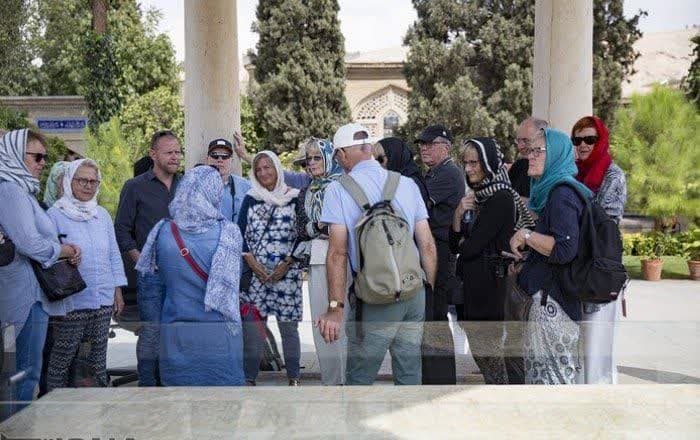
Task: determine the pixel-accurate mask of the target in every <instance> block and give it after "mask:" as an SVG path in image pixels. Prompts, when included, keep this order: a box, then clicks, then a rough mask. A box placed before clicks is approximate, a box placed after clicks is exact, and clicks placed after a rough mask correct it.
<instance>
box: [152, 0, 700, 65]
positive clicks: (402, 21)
mask: <svg viewBox="0 0 700 440" xmlns="http://www.w3.org/2000/svg"><path fill="white" fill-rule="evenodd" d="M183 1H186V0H141V4H142V5H144V6H146V7H149V6H154V7H156V8H158V9H160V10H161V11H162V13H163V20H162V22H161V25H160V28H161V30H162V31H163V32H165V33H167V34H168V35H170V38H171V39H172V41H173V44H174V45H175V50H176V51H177V58H178V60H182V59H184V44H185V35H184V34H185V30H184V5H183ZM699 4H700V1H699V0H626V1H625V13H626V14H628V15H631V14H634V13H635V12H636V11H637V10H639V9H644V10H646V11H648V12H649V16H648V17H646V18H644V19H643V20H642V22H641V24H640V27H641V29H642V31H643V32H661V31H670V30H677V29H682V28H684V27H686V26H691V25H693V24H696V25H700V6H699ZM256 5H257V1H255V0H238V29H239V35H238V39H239V40H238V44H239V48H238V50H239V53H241V54H243V53H245V51H246V50H247V49H248V48H252V47H254V46H255V42H256V41H257V35H256V34H254V33H253V32H251V31H250V24H251V23H252V22H253V20H254V19H255V6H256ZM415 18H416V14H415V11H414V9H413V6H412V4H411V1H410V0H340V22H341V28H342V30H343V34H344V35H345V48H346V50H347V51H349V52H351V51H370V50H375V49H382V48H386V47H393V46H400V45H401V43H402V40H403V36H404V34H405V33H406V30H407V29H408V26H409V25H410V24H411V23H413V21H414V20H415Z"/></svg>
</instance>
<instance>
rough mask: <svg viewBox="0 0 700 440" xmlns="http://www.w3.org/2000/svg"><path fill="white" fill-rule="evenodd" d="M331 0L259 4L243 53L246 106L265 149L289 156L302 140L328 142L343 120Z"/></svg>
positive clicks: (340, 52)
mask: <svg viewBox="0 0 700 440" xmlns="http://www.w3.org/2000/svg"><path fill="white" fill-rule="evenodd" d="M338 10H339V6H338V2H337V0H260V1H259V2H258V7H257V13H256V16H257V21H256V22H255V23H254V24H253V31H254V32H257V33H258V35H259V37H260V39H259V41H258V43H257V45H256V49H257V52H256V53H252V52H249V56H250V58H251V62H252V64H253V65H254V66H255V74H254V76H255V81H256V82H257V86H256V87H255V88H254V89H253V90H252V101H253V107H254V109H255V114H256V117H257V119H258V120H259V121H260V124H261V126H262V129H263V131H264V132H265V133H266V138H265V143H266V144H267V145H266V147H267V148H272V149H273V150H275V151H277V152H282V151H290V150H293V149H295V148H296V146H297V144H298V143H299V142H301V141H302V140H303V139H304V138H306V137H308V136H317V137H329V136H332V135H333V132H334V131H335V130H336V128H337V127H338V125H340V124H343V123H345V122H347V121H348V120H349V117H350V112H349V110H348V105H347V102H346V100H345V94H344V91H345V64H344V55H345V50H344V46H343V35H342V34H341V32H340V23H339V21H338Z"/></svg>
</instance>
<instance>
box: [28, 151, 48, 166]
mask: <svg viewBox="0 0 700 440" xmlns="http://www.w3.org/2000/svg"><path fill="white" fill-rule="evenodd" d="M24 154H26V155H28V156H33V157H34V160H35V161H36V163H39V162H41V161H42V160H43V161H47V160H48V159H49V155H48V154H44V153H30V152H26V153H24Z"/></svg>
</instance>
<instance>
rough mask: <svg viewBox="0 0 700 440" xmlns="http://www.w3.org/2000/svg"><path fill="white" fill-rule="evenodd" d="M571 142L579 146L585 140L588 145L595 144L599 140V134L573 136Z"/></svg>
mask: <svg viewBox="0 0 700 440" xmlns="http://www.w3.org/2000/svg"><path fill="white" fill-rule="evenodd" d="M571 142H573V143H574V145H576V146H577V147H578V146H579V145H581V142H585V143H586V144H587V145H595V144H596V142H598V136H572V137H571Z"/></svg>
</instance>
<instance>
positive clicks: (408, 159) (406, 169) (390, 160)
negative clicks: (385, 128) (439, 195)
mask: <svg viewBox="0 0 700 440" xmlns="http://www.w3.org/2000/svg"><path fill="white" fill-rule="evenodd" d="M379 143H380V144H381V145H382V148H384V154H385V155H386V159H387V166H386V168H387V169H388V170H389V171H395V172H397V173H400V174H401V175H402V176H406V177H410V178H411V179H413V181H414V182H416V185H418V189H419V190H420V193H421V196H422V197H423V201H424V202H425V204H426V206H428V200H429V199H430V197H429V196H428V187H427V186H426V185H425V181H424V180H423V174H422V173H421V171H420V167H418V164H417V163H416V161H415V160H413V152H412V151H411V149H410V148H408V145H406V142H404V141H403V140H402V139H399V138H397V137H388V138H384V139H382V140H380V141H379Z"/></svg>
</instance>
